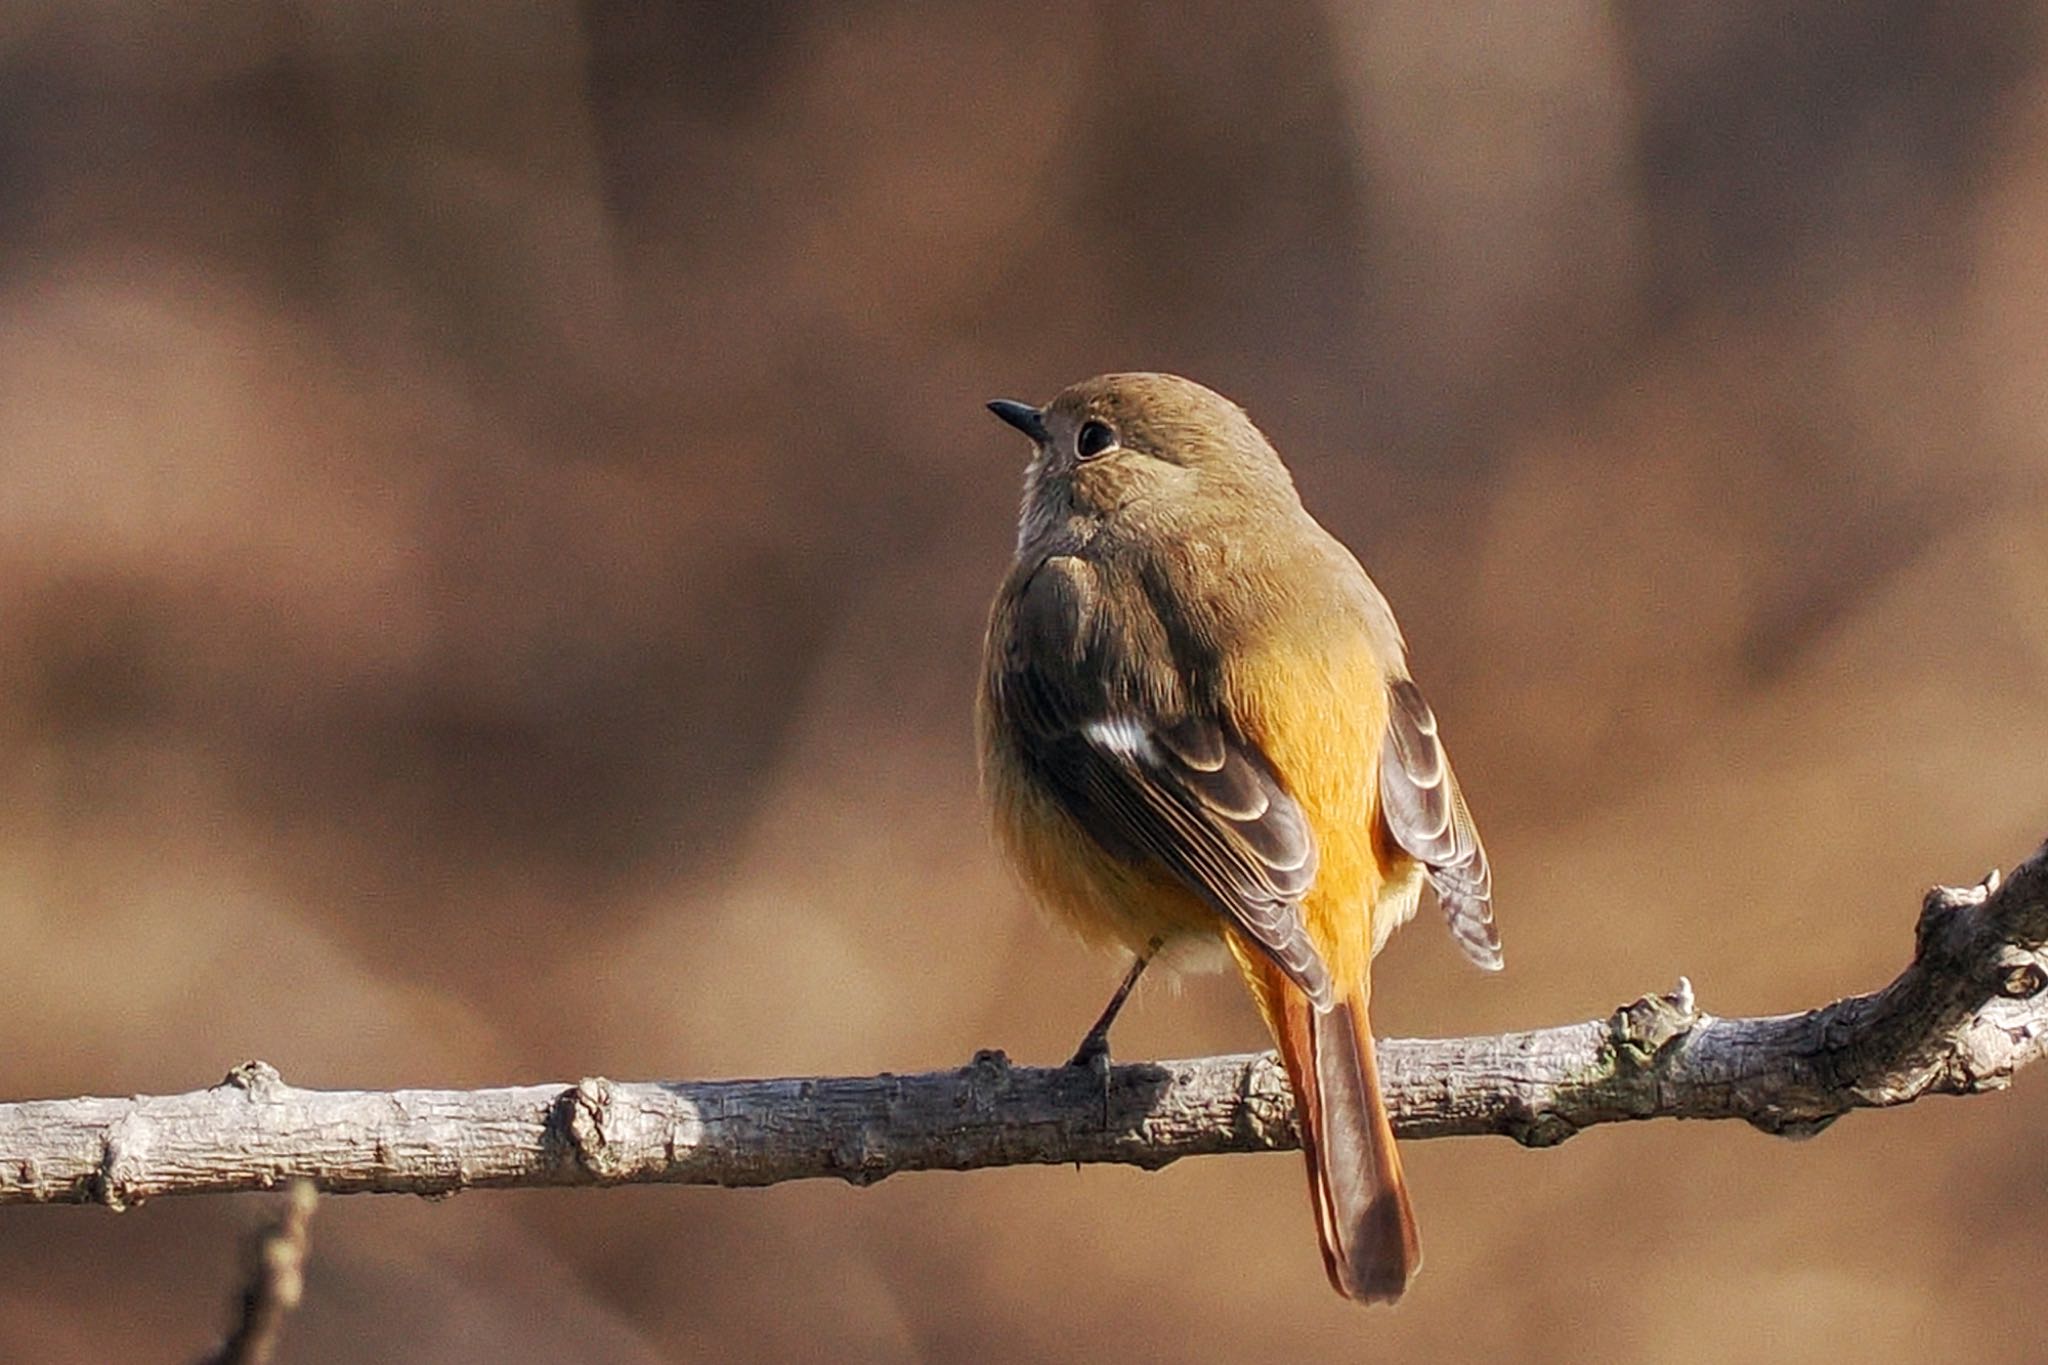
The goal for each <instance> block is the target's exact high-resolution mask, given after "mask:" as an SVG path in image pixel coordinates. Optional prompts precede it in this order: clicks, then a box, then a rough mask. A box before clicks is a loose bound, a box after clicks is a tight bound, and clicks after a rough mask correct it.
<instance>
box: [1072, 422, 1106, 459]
mask: <svg viewBox="0 0 2048 1365" xmlns="http://www.w3.org/2000/svg"><path fill="white" fill-rule="evenodd" d="M1115 445H1116V433H1115V432H1113V431H1111V430H1110V429H1109V428H1108V427H1107V426H1105V425H1103V424H1102V423H1101V422H1083V423H1082V424H1081V433H1080V435H1078V436H1076V437H1075V438H1074V453H1075V454H1076V455H1079V456H1080V457H1081V458H1082V459H1084V460H1092V459H1094V458H1095V457H1096V456H1097V455H1100V454H1102V452H1104V451H1105V450H1108V449H1110V448H1111V447H1113V446H1115Z"/></svg>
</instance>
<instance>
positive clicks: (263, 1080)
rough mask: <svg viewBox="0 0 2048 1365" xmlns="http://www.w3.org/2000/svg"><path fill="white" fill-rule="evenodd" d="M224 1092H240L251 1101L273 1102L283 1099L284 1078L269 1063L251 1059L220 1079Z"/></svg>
mask: <svg viewBox="0 0 2048 1365" xmlns="http://www.w3.org/2000/svg"><path fill="white" fill-rule="evenodd" d="M218 1088H220V1089H224V1090H240V1091H242V1092H243V1093H245V1094H246V1095H248V1097H249V1098H250V1099H251V1100H257V1101H271V1102H274V1101H276V1100H279V1099H281V1098H283V1096H284V1091H285V1089H286V1086H285V1083H284V1077H283V1076H281V1075H279V1074H278V1070H277V1068H276V1067H274V1066H272V1065H271V1064H270V1063H269V1062H264V1061H257V1060H254V1059H251V1060H249V1061H246V1062H243V1063H242V1064H241V1065H240V1066H238V1067H236V1068H234V1069H233V1070H232V1071H230V1072H228V1074H227V1075H225V1076H223V1077H221V1078H220V1086H219V1087H218Z"/></svg>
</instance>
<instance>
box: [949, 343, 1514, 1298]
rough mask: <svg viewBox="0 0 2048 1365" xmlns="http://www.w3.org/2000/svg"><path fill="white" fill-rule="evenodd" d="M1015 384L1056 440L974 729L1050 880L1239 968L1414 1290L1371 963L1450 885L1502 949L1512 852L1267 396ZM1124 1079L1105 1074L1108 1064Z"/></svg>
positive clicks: (990, 792) (1346, 1278) (1367, 1272)
mask: <svg viewBox="0 0 2048 1365" xmlns="http://www.w3.org/2000/svg"><path fill="white" fill-rule="evenodd" d="M988 407H989V409H990V410H991V411H992V412H993V413H994V414H995V415H996V416H997V417H999V418H1000V419H1002V420H1003V421H1004V422H1006V423H1008V424H1009V425H1010V426H1012V427H1014V428H1016V429H1017V430H1018V431H1020V432H1022V433H1023V434H1024V435H1025V436H1027V437H1029V438H1030V440H1031V443H1032V454H1031V457H1030V461H1029V464H1028V466H1027V468H1026V472H1025V475H1024V493H1023V501H1022V506H1021V509H1020V513H1019V517H1018V526H1017V539H1016V548H1015V556H1014V560H1013V562H1012V564H1011V567H1010V569H1009V571H1008V573H1007V574H1006V575H1005V576H1004V578H1003V580H1002V584H1001V587H1000V588H999V589H998V591H997V593H996V597H995V600H994V603H993V604H992V606H991V608H990V611H989V619H988V627H987V633H986V636H985V638H984V646H983V667H982V672H981V680H980V686H979V690H978V696H977V702H976V706H975V712H976V725H975V728H976V738H977V746H978V749H979V757H980V768H981V777H982V788H983V793H984V797H985V801H986V804H987V807H988V810H989V813H990V818H991V823H992V825H993V828H994V833H995V837H996V843H997V844H998V846H999V847H1000V848H1001V849H1002V851H1003V852H1004V853H1005V854H1006V855H1007V858H1008V860H1009V862H1010V863H1011V864H1012V865H1013V866H1014V868H1015V869H1016V871H1017V872H1018V873H1020V874H1021V880H1022V881H1023V883H1024V884H1025V887H1026V889H1027V891H1028V892H1030V893H1031V894H1032V895H1033V896H1034V897H1035V899H1037V900H1038V901H1039V902H1040V903H1041V904H1042V905H1043V906H1044V907H1045V908H1046V909H1047V910H1049V911H1050V912H1051V913H1052V914H1053V916H1054V917H1056V918H1058V919H1062V920H1064V921H1065V922H1066V923H1067V924H1068V925H1069V926H1070V927H1072V928H1073V929H1075V930H1077V931H1078V932H1079V933H1080V935H1081V936H1082V937H1083V938H1084V939H1086V940H1089V941H1092V942H1094V943H1097V944H1099V945H1106V946H1110V947H1113V948H1118V949H1121V950H1123V951H1127V952H1129V953H1130V954H1131V957H1132V961H1131V965H1130V968H1129V970H1128V972H1127V973H1126V975H1125V976H1124V978H1123V980H1122V982H1121V984H1120V985H1119V986H1118V987H1117V990H1116V992H1115V994H1114V995H1112V997H1111V998H1110V1002H1109V1004H1108V1006H1107V1007H1106V1008H1105V1009H1104V1010H1103V1012H1102V1015H1101V1017H1100V1018H1099V1019H1097V1020H1096V1022H1095V1024H1094V1026H1093V1027H1091V1028H1090V1029H1089V1030H1088V1032H1087V1034H1086V1035H1085V1036H1084V1038H1083V1040H1082V1044H1081V1047H1080V1049H1079V1050H1078V1051H1077V1052H1076V1054H1075V1056H1074V1058H1073V1063H1072V1064H1074V1065H1078V1066H1094V1067H1097V1068H1100V1069H1102V1070H1103V1074H1104V1076H1105V1078H1106V1077H1107V1070H1106V1068H1107V1059H1108V1053H1109V1030H1110V1025H1111V1024H1112V1023H1113V1022H1114V1020H1115V1018H1116V1015H1117V1012H1118V1011H1119V1010H1120V1009H1121V1008H1122V1006H1123V1004H1124V1001H1125V1000H1126V999H1127V998H1128V997H1129V995H1130V992H1131V990H1132V988H1133V987H1134V986H1135V985H1136V984H1137V982H1138V979H1139V977H1140V976H1141V974H1142V973H1143V972H1144V971H1145V969H1146V966H1147V964H1149V963H1151V962H1153V961H1154V960H1158V961H1160V962H1162V963H1164V964H1167V965H1169V966H1170V967H1172V968H1174V969H1176V970H1200V969H1202V968H1204V967H1209V968H1215V967H1227V966H1228V965H1229V964H1231V963H1233V962H1234V963H1235V965H1236V967H1237V969H1238V971H1239V973H1240V974H1241V975H1242V977H1243V979H1244V982H1245V984H1246V986H1247V987H1248V988H1249V989H1250V991H1251V994H1252V996H1253V998H1254V1000H1255V1001H1256V1003H1257V1006H1258V1009H1259V1012H1260V1014H1261V1015H1262V1016H1263V1018H1264V1020H1265V1023H1266V1025H1267V1027H1268V1028H1269V1029H1270V1030H1271V1032H1272V1035H1273V1039H1274V1041H1275V1043H1276V1045H1277V1048H1278V1051H1279V1054H1280V1058H1281V1061H1282V1063H1283V1065H1284V1067H1285V1070H1286V1073H1287V1078H1288V1083H1289V1086H1290V1088H1291V1089H1292V1092H1293V1095H1294V1100H1295V1111H1296V1116H1297V1127H1298V1129H1299V1132H1300V1136H1301V1146H1302V1151H1303V1154H1304V1156H1305V1158H1306V1161H1307V1165H1308V1184H1309V1194H1310V1202H1311V1205H1312V1207H1313V1210H1314V1214H1315V1221H1316V1230H1317V1235H1318V1240H1319V1242H1320V1245H1321V1249H1322V1256H1323V1262H1324V1267H1325V1269H1326V1271H1327V1272H1328V1275H1329V1279H1330V1283H1331V1285H1332V1286H1333V1287H1334V1288H1335V1289H1336V1290H1337V1292H1338V1293H1340V1294H1342V1295H1343V1296H1345V1297H1346V1298H1349V1299H1354V1300H1359V1301H1362V1302H1368V1303H1391V1302H1393V1301H1395V1300H1397V1299H1399V1298H1400V1297H1401V1295H1402V1294H1403V1292H1404V1291H1405V1290H1406V1289H1407V1287H1408V1284H1409V1282H1410V1280H1411V1279H1412V1277H1413V1276H1414V1274H1415V1271H1416V1269H1417V1268H1418V1266H1419V1265H1420V1263H1421V1250H1420V1244H1419V1242H1418V1240H1417V1237H1416V1231H1415V1218H1414V1214H1413V1211H1412V1209H1411V1207H1410V1201H1409V1196H1408V1191H1407V1186H1406V1182H1405V1180H1404V1178H1403V1176H1402V1171H1401V1161H1400V1155H1399V1153H1398V1152H1397V1151H1396V1150H1395V1145H1394V1134H1393V1128H1392V1125H1391V1123H1390V1122H1389V1120H1388V1117H1387V1110H1386V1104H1385V1100H1384V1097H1383V1095H1382V1092H1381V1088H1380V1077H1379V1066H1378V1062H1377V1059H1376V1056H1375V1052H1374V1045H1373V1037H1372V1032H1371V1028H1370V1022H1369V1019H1368V1017H1367V1007H1368V1004H1369V1002H1370V999H1371V972H1372V959H1373V957H1374V955H1376V954H1377V953H1378V952H1379V950H1380V949H1381V947H1383V946H1384V945H1385V943H1386V941H1387V937H1388V935H1389V934H1391V933H1392V932H1393V931H1394V929H1395V928H1397V927H1398V926H1399V925H1400V924H1402V923H1403V922H1404V921H1406V920H1408V919H1409V918H1410V917H1411V916H1412V915H1413V914H1414V913H1415V911H1416V908H1417V905H1418V903H1419V901H1420V899H1421V896H1422V890H1423V887H1424V885H1425V884H1427V885H1428V886H1430V887H1431V888H1432V890H1433V893H1434V896H1435V899H1436V901H1437V904H1438V905H1439V907H1440V909H1441V911H1442V913H1443V916H1444V919H1445V922H1446V923H1447V925H1448V926H1449V928H1450V931H1451V934H1452V936H1453V938H1454V939H1455V941H1456V942H1457V944H1458V945H1459V946H1460V947H1461V948H1462V949H1463V950H1464V952H1465V954H1466V955H1467V956H1468V957H1469V958H1470V959H1471V960H1472V961H1473V962H1474V963H1476V964H1477V965H1478V966H1480V967H1482V968H1486V969H1489V970H1498V969H1499V968H1500V966H1501V964H1502V956H1501V944H1500V935H1499V932H1498V930H1497V929H1496V927H1495V924H1494V916H1493V883H1492V873H1491V870H1490V867H1489V864H1488V862H1487V856H1486V851H1485V848H1484V846H1483V845H1482V844H1481V842H1480V838H1479V832H1478V829H1477V827H1476V825H1475V824H1474V822H1473V818H1472V815H1471V812H1470V810H1469V808H1468V807H1467V805H1466V801H1465V797H1464V795H1463V793H1462V791H1461V790H1460V788H1459V785H1458V780H1457V778H1456V776H1455V775H1454V774H1453V772H1452V770H1451V765H1450V761H1449V758H1448V757H1447V755H1446V753H1445V750H1444V746H1443V742H1442V740H1441V738H1440V736H1439V734H1438V727H1437V718H1436V715H1435V713H1434V712H1433V711H1432V710H1431V708H1430V705H1429V703H1428V701H1427V700H1426V699H1425V698H1424V696H1423V693H1422V691H1421V689H1420V688H1419V687H1418V686H1417V685H1416V683H1415V681H1414V679H1413V677H1412V676H1411V674H1410V672H1409V667H1408V658H1407V654H1408V651H1407V646H1406V643H1405V641H1404V639H1403V637H1402V634H1401V629H1400V626H1399V625H1398V624H1397V623H1396V621H1395V619H1394V613H1393V610H1392V608H1391V607H1390V606H1389V605H1388V603H1387V600H1386V598H1385V597H1384V596H1383V595H1382V594H1381V592H1380V590H1379V589H1378V588H1377V587H1376V586H1375V585H1374V584H1373V581H1372V579H1371V578H1370V577H1368V576H1367V574H1366V572H1365V570H1364V569H1363V568H1361V567H1360V565H1359V563H1358V560H1357V559H1356V558H1355V557H1354V556H1353V555H1352V553H1351V552H1350V551H1349V550H1348V549H1346V548H1345V546H1344V545H1343V544H1342V543H1341V542H1340V541H1339V540H1338V539H1337V538H1336V537H1335V536H1333V535H1332V534H1330V532H1328V531H1326V530H1325V529H1324V528H1323V527H1322V526H1321V525H1320V524H1319V523H1318V522H1317V521H1316V520H1315V519H1314V518H1313V517H1312V516H1311V515H1310V514H1309V513H1308V511H1307V510H1306V509H1305V508H1304V507H1303V505H1302V501H1301V498H1300V495H1299V494H1298V492H1297V491H1296V489H1295V486H1294V481H1293V478H1292V477H1291V475H1290V474H1289V473H1288V471H1287V467H1286V466H1285V465H1284V464H1283V463H1282V462H1281V459H1280V456H1279V454H1278V452H1277V451H1275V449H1274V447H1273V445H1272V443H1271V442H1270V441H1269V440H1267V438H1266V437H1265V435H1264V434H1263V433H1262V432H1261V431H1260V430H1259V429H1258V428H1257V427H1256V426H1255V425H1253V423H1252V421H1251V419H1250V418H1249V417H1248V416H1247V415H1246V413H1245V411H1244V409H1243V408H1241V407H1239V406H1238V405H1237V404H1236V403H1233V402H1231V401H1230V400H1229V399H1227V398H1225V397H1223V396H1222V395H1221V394H1218V393H1216V392H1215V391H1213V390H1211V389H1208V388H1206V387H1204V386H1202V385H1201V384H1198V383H1195V382H1194V381H1192V380H1188V379H1183V378H1181V377H1179V376H1176V375H1170V374H1150V373H1131V374H1109V375H1102V376H1098V377H1096V378H1093V379H1089V380H1086V381H1083V382H1081V383H1078V384H1075V385H1072V386H1071V387H1069V388H1067V389H1065V390H1063V391H1062V392H1061V393H1060V394H1059V395H1058V396H1057V397H1055V398H1054V399H1053V400H1052V401H1051V402H1049V403H1047V404H1045V405H1043V406H1039V407H1034V406H1032V405H1031V404H1029V403H1024V402H1020V401H1017V400H1014V399H997V400H995V401H993V402H990V403H989V404H988ZM1106 1084H1107V1080H1106V1079H1105V1085H1106Z"/></svg>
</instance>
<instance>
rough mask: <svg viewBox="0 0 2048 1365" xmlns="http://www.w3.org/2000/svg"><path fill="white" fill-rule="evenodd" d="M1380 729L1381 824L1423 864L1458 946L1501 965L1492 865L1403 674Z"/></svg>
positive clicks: (1428, 716)
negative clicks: (1382, 731)
mask: <svg viewBox="0 0 2048 1365" xmlns="http://www.w3.org/2000/svg"><path fill="white" fill-rule="evenodd" d="M1388 694H1389V696H1388V701H1389V704H1388V708H1387V710H1388V718H1387V737H1386V740H1385V742H1384V743H1383V744H1382V746H1381V754H1380V812H1381V818H1382V819H1384V820H1385V821H1386V823H1387V832H1388V833H1389V834H1392V835H1393V836H1394V842H1395V843H1397V844H1399V845H1400V846H1401V847H1402V848H1403V849H1405V850H1407V852H1408V854H1409V855H1410V856H1411V857H1413V858H1414V859H1415V860H1416V861H1417V862H1419V863H1421V864H1422V865H1423V866H1424V867H1425V868H1427V869H1428V871H1429V880H1430V884H1431V885H1432V886H1434V887H1435V888H1436V896H1437V901H1438V903H1439V904H1441V905H1442V906H1443V911H1444V919H1445V921H1446V922H1447V923H1448V924H1449V925H1450V929H1451V936H1452V937H1453V938H1455V939H1456V940H1457V941H1458V946H1459V947H1460V948H1463V949H1464V950H1465V956H1467V957H1469V958H1471V959H1472V960H1473V961H1474V962H1476V963H1478V964H1479V965H1480V966H1481V967H1484V968H1486V969H1487V970H1488V971H1498V970H1500V966H1501V952H1500V931H1499V930H1498V929H1496V928H1495V927H1494V923H1493V872H1492V870H1491V869H1490V868H1488V867H1487V864H1486V847H1485V845H1483V844H1481V843H1480V842H1479V830H1478V827H1477V826H1475V825H1474V824H1473V823H1472V812H1471V811H1469V810H1467V809H1466V808H1465V796H1464V793H1462V792H1460V791H1459V790H1458V779H1457V776H1456V774H1454V773H1453V772H1452V771H1451V760H1450V757H1449V756H1448V755H1447V754H1445V753H1444V746H1443V741H1441V740H1440V739H1438V738H1437V733H1436V713H1435V712H1433V711H1431V710H1430V709H1429V702H1428V701H1426V700H1425V699H1424V698H1423V695H1422V689H1421V688H1419V687H1417V686H1416V685H1415V684H1414V683H1413V682H1411V681H1409V680H1408V679H1407V678H1396V679H1394V681H1393V682H1392V683H1391V684H1390V685H1389V687H1388Z"/></svg>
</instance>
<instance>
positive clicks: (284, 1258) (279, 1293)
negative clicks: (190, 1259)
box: [200, 1180, 320, 1365]
mask: <svg viewBox="0 0 2048 1365" xmlns="http://www.w3.org/2000/svg"><path fill="white" fill-rule="evenodd" d="M319 1200H320V1196H319V1195H318V1194H317V1193H316V1192H315V1191H314V1189H313V1185H312V1182H311V1181H306V1180H295V1181H293V1182H292V1186H291V1191H290V1194H289V1196H288V1197H287V1198H286V1200H285V1206H284V1211H283V1212H282V1213H280V1214H278V1216H277V1221H276V1222H274V1223H272V1224H271V1225H270V1226H269V1227H267V1228H265V1229H264V1230H263V1231H262V1233H261V1234H259V1235H258V1236H257V1237H256V1239H255V1240H254V1242H253V1243H252V1244H251V1246H250V1249H249V1251H250V1255H249V1260H250V1266H249V1284H248V1287H247V1288H245V1289H244V1290H243V1291H242V1302H241V1308H240V1311H239V1312H238V1313H237V1314H236V1318H235V1328H234V1330H233V1331H232V1332H230V1333H228V1338H227V1340H226V1341H224V1342H222V1343H221V1345H220V1348H219V1349H218V1350H216V1351H214V1352H212V1353H211V1354H209V1355H206V1356H203V1357H202V1358H201V1362H200V1365H267V1362H268V1361H269V1360H270V1359H271V1358H272V1357H273V1356H275V1355H276V1354H277V1343H278V1339H279V1338H280V1337H282V1336H283V1335H284V1320H285V1319H286V1318H287V1317H289V1316H291V1312H292V1310H293V1309H295V1308H297V1307H298V1306H299V1299H300V1298H301V1297H302V1296H303V1295H304V1293H305V1289H306V1229H307V1227H308V1225H309V1224H311V1223H312V1221H313V1207H314V1205H315V1204H317V1203H318V1202H319Z"/></svg>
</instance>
